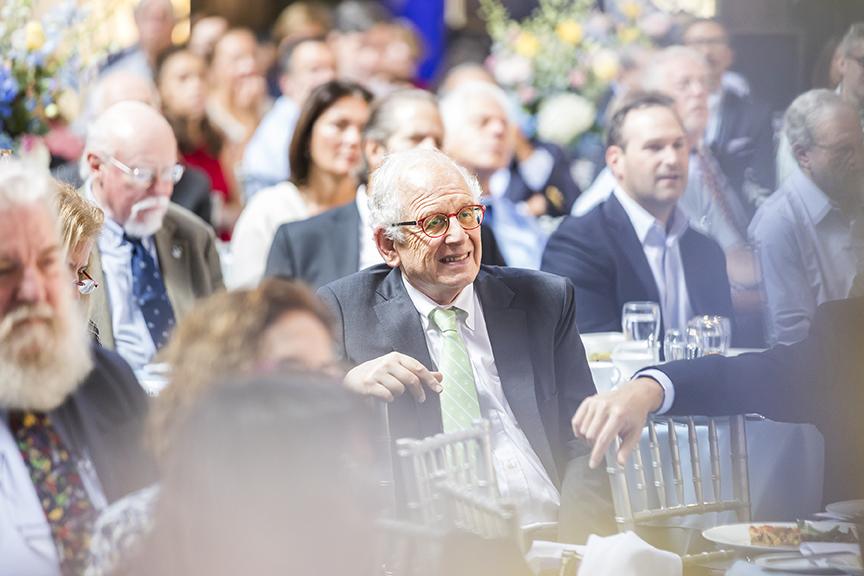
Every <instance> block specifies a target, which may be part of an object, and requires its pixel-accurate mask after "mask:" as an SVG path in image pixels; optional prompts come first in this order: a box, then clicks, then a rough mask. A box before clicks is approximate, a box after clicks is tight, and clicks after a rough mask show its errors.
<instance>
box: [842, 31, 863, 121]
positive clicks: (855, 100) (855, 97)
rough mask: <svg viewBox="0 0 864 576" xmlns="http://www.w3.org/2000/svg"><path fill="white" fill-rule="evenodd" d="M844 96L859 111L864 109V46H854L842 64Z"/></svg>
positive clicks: (844, 57)
mask: <svg viewBox="0 0 864 576" xmlns="http://www.w3.org/2000/svg"><path fill="white" fill-rule="evenodd" d="M840 70H841V73H842V80H841V82H842V84H843V86H842V90H843V96H844V97H846V99H847V101H849V102H850V103H851V104H852V105H854V106H857V107H858V108H859V111H860V110H862V109H864V44H859V45H853V46H852V47H851V48H850V49H849V50H848V52H847V53H846V54H845V55H844V56H843V60H842V61H841V63H840Z"/></svg>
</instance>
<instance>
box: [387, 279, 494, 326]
mask: <svg viewBox="0 0 864 576" xmlns="http://www.w3.org/2000/svg"><path fill="white" fill-rule="evenodd" d="M402 283H403V284H404V286H405V291H406V292H408V297H409V298H410V299H411V303H412V304H414V308H416V309H417V312H419V313H420V316H422V317H423V318H425V319H427V320H428V319H429V314H431V313H432V311H433V310H435V309H436V308H458V309H459V310H462V311H464V312H465V325H466V326H467V327H468V329H469V330H474V318H476V314H477V310H476V309H475V301H474V284H469V285H468V286H466V287H465V288H463V289H462V291H461V292H459V295H458V296H456V298H455V299H454V300H453V303H452V304H450V305H448V306H441V305H440V304H437V303H436V302H435V301H433V300H432V299H431V298H429V297H428V296H426V295H425V294H423V293H422V292H420V290H418V289H417V288H415V287H414V286H413V285H412V284H411V282H409V281H408V279H407V278H406V277H405V274H402Z"/></svg>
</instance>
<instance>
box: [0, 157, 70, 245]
mask: <svg viewBox="0 0 864 576" xmlns="http://www.w3.org/2000/svg"><path fill="white" fill-rule="evenodd" d="M55 190H56V184H55V183H54V181H53V180H52V179H51V175H50V174H49V173H48V172H47V171H45V170H42V169H39V168H37V167H35V166H33V165H31V164H28V163H25V162H23V161H21V160H18V159H15V158H4V159H0V210H2V209H6V208H10V207H12V206H22V205H28V204H34V203H36V202H41V203H43V204H44V205H45V207H46V208H47V209H48V210H50V212H51V214H52V215H56V209H55V207H54V202H53V198H54V193H55ZM55 218H56V216H55ZM58 229H59V228H58Z"/></svg>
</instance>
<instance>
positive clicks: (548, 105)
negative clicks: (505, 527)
mask: <svg viewBox="0 0 864 576" xmlns="http://www.w3.org/2000/svg"><path fill="white" fill-rule="evenodd" d="M596 115H597V110H596V109H595V108H594V104H592V103H591V102H590V101H589V100H588V99H587V98H583V97H582V96H579V95H578V94H572V93H562V94H557V95H555V96H550V97H549V98H546V99H545V100H543V102H542V103H541V104H540V109H539V110H538V111H537V135H538V136H539V137H540V139H541V140H546V141H547V142H553V143H555V144H559V145H561V146H567V145H568V144H570V143H572V142H573V140H575V139H576V138H577V137H578V136H579V135H580V134H582V133H583V132H585V131H586V130H588V129H589V128H591V126H593V125H594V118H595V117H596Z"/></svg>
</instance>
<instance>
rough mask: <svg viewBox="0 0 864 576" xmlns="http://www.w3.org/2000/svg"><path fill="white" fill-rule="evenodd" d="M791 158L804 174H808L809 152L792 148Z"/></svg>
mask: <svg viewBox="0 0 864 576" xmlns="http://www.w3.org/2000/svg"><path fill="white" fill-rule="evenodd" d="M792 156H794V157H795V161H796V162H798V166H800V167H801V170H802V171H803V172H804V173H805V174H810V152H809V151H808V150H806V149H804V148H798V147H794V148H792Z"/></svg>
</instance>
